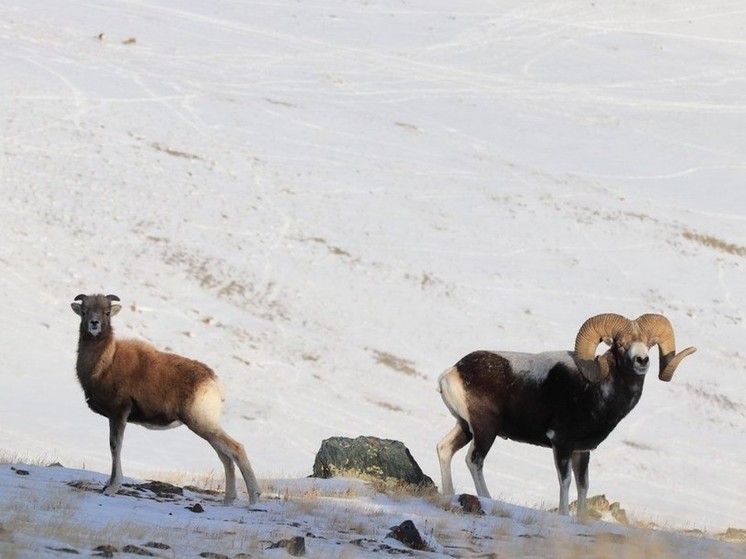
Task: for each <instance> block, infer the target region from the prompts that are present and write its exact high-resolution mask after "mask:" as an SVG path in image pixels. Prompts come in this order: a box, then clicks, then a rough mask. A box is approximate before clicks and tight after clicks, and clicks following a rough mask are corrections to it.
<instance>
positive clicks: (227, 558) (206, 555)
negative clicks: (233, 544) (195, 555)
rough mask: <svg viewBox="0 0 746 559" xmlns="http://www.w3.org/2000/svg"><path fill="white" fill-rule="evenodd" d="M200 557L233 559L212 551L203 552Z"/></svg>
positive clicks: (206, 558)
mask: <svg viewBox="0 0 746 559" xmlns="http://www.w3.org/2000/svg"><path fill="white" fill-rule="evenodd" d="M199 556H200V557H204V558H205V559H231V558H230V557H228V556H227V555H223V554H222V553H213V552H212V551H203V552H202V553H200V554H199Z"/></svg>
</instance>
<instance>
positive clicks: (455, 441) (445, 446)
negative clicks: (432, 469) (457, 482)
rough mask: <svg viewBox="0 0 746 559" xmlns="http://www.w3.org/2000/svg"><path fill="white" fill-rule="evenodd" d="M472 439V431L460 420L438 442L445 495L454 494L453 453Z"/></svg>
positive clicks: (442, 488) (441, 477) (442, 486)
mask: <svg viewBox="0 0 746 559" xmlns="http://www.w3.org/2000/svg"><path fill="white" fill-rule="evenodd" d="M470 440H471V433H470V432H469V431H468V429H464V427H463V426H462V425H461V422H460V421H459V422H458V424H456V426H455V427H454V428H453V429H451V430H450V431H449V433H448V434H447V435H446V436H445V437H443V439H442V440H441V441H440V442H439V443H438V446H437V450H438V461H439V462H440V479H441V482H442V485H441V491H442V492H443V495H453V493H454V491H453V478H452V476H451V460H453V455H454V454H456V452H458V451H459V450H460V449H462V448H463V447H464V446H466V444H467V443H468V442H469V441H470Z"/></svg>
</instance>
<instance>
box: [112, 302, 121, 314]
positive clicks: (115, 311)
mask: <svg viewBox="0 0 746 559" xmlns="http://www.w3.org/2000/svg"><path fill="white" fill-rule="evenodd" d="M121 310H122V305H112V306H111V316H114V315H115V314H118V313H119V311H121Z"/></svg>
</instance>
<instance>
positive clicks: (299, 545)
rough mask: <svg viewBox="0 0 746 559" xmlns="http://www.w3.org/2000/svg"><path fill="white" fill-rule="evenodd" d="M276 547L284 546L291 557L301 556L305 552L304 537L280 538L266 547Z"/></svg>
mask: <svg viewBox="0 0 746 559" xmlns="http://www.w3.org/2000/svg"><path fill="white" fill-rule="evenodd" d="M278 548H284V549H285V551H287V552H288V554H290V555H292V556H293V557H303V556H304V555H305V554H306V539H305V538H303V537H302V536H296V537H294V538H290V539H288V540H280V541H279V542H276V543H273V544H272V545H270V546H269V547H268V548H267V549H278Z"/></svg>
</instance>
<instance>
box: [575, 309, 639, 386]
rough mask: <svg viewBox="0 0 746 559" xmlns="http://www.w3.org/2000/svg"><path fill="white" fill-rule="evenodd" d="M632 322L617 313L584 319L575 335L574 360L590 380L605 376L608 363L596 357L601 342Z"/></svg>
mask: <svg viewBox="0 0 746 559" xmlns="http://www.w3.org/2000/svg"><path fill="white" fill-rule="evenodd" d="M631 326H632V322H631V321H630V320H629V319H628V318H625V317H623V316H622V315H619V314H612V313H606V314H599V315H596V316H592V317H591V318H589V319H588V320H586V321H585V322H584V323H583V325H582V326H581V327H580V330H579V331H578V335H577V336H576V337H575V361H576V363H577V365H578V369H579V370H580V372H581V373H582V374H583V376H584V377H585V378H587V379H588V380H589V381H591V382H597V381H599V380H602V379H604V378H606V376H607V375H608V374H609V363H608V362H607V361H606V359H599V358H597V357H596V348H597V347H598V344H600V343H601V342H606V343H611V342H612V341H613V339H614V338H616V336H617V334H619V332H622V331H624V330H627V329H629V328H630V327H631Z"/></svg>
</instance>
